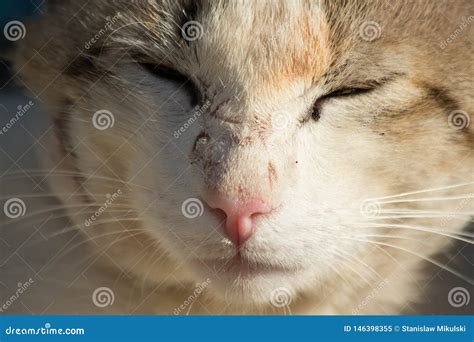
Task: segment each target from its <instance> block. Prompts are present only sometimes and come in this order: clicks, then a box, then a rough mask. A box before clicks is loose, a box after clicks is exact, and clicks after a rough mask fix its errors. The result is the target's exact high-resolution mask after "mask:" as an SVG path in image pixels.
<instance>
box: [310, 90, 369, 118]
mask: <svg viewBox="0 0 474 342" xmlns="http://www.w3.org/2000/svg"><path fill="white" fill-rule="evenodd" d="M372 90H374V88H342V89H337V90H335V91H333V92H331V93H328V94H326V95H323V96H321V97H320V98H318V99H317V100H316V101H315V102H314V104H313V107H312V111H311V118H312V119H313V120H314V121H318V120H319V119H320V117H321V104H322V102H323V101H325V100H327V99H329V98H333V97H348V96H356V95H361V94H365V93H368V92H370V91H372Z"/></svg>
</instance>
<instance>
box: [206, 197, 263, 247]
mask: <svg viewBox="0 0 474 342" xmlns="http://www.w3.org/2000/svg"><path fill="white" fill-rule="evenodd" d="M205 200H206V202H207V204H208V205H209V206H210V207H211V208H214V209H220V210H222V211H223V212H224V213H225V215H226V222H225V229H226V232H227V235H228V237H229V239H230V240H231V241H232V242H233V243H234V244H235V245H236V246H240V245H242V244H243V243H244V242H245V241H247V240H248V239H249V238H250V237H251V236H252V235H253V233H255V222H254V219H255V217H256V216H258V215H262V214H267V213H269V212H270V211H272V206H271V205H270V204H269V203H267V202H265V201H264V200H262V199H259V198H252V199H249V200H234V199H230V198H228V197H226V196H225V195H222V194H220V193H218V192H212V193H209V194H207V196H205Z"/></svg>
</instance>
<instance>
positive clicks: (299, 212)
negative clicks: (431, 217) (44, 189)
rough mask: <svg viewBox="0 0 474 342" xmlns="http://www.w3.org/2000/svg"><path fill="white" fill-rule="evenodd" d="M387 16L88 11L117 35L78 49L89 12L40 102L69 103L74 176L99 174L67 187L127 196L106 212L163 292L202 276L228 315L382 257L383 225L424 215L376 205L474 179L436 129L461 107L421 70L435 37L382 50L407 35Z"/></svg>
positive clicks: (215, 7)
mask: <svg viewBox="0 0 474 342" xmlns="http://www.w3.org/2000/svg"><path fill="white" fill-rule="evenodd" d="M384 6H387V7H384ZM384 6H382V5H380V6H374V7H373V8H371V9H370V10H367V9H363V8H362V6H361V9H354V8H352V9H351V8H349V7H345V6H343V5H342V4H340V5H338V6H336V5H330V4H325V3H320V2H314V3H306V2H301V3H300V2H291V4H290V3H286V4H285V3H279V4H276V3H274V2H271V3H260V2H259V3H258V4H257V3H235V4H232V5H226V4H225V3H219V4H201V5H188V4H179V5H156V4H155V5H144V4H143V5H139V6H138V5H132V6H127V5H125V4H121V5H120V6H119V7H120V8H113V9H110V8H100V10H101V11H103V12H104V13H107V14H109V17H112V18H117V19H116V20H117V21H116V22H113V23H112V24H111V26H112V27H111V28H110V29H109V28H108V29H104V30H105V31H106V33H104V34H103V36H100V37H99V38H98V39H97V41H98V42H97V43H94V42H92V43H91V42H90V40H87V39H85V40H84V41H86V42H89V43H88V46H86V49H85V50H84V49H82V46H80V45H79V44H80V43H81V42H82V37H87V36H88V35H89V36H92V37H94V36H96V35H97V34H96V32H95V31H93V29H92V27H99V29H100V27H101V23H100V22H98V21H97V20H93V19H92V17H91V16H89V13H92V12H93V9H89V10H87V15H86V14H84V15H85V18H87V20H90V21H91V25H90V26H87V29H88V32H87V34H84V33H83V34H81V39H75V40H77V42H75V43H74V44H75V46H76V47H79V48H80V49H82V50H83V53H82V54H80V55H77V54H76V53H75V55H74V56H71V55H70V54H68V52H64V55H65V56H61V61H62V62H64V63H63V65H66V66H67V67H66V68H65V69H64V70H65V71H64V72H63V73H62V74H61V76H60V82H62V83H63V85H64V88H63V90H60V91H59V94H60V96H58V95H57V94H55V95H54V96H53V95H52V94H51V95H48V96H49V98H50V99H52V98H54V101H57V102H60V103H63V104H64V103H65V101H66V103H68V105H67V106H66V107H67V108H66V110H65V111H66V112H67V114H64V112H63V113H62V114H60V115H57V122H62V121H64V122H67V124H63V125H62V127H59V128H58V131H59V132H60V134H59V136H60V138H59V139H64V136H65V135H66V136H67V137H68V138H67V139H66V140H62V141H61V142H60V143H61V144H63V145H65V146H67V147H68V148H69V151H67V152H70V150H74V158H71V163H70V164H71V165H74V168H75V170H76V171H78V172H81V173H83V174H85V175H87V174H89V175H90V174H96V175H101V176H103V177H102V179H98V178H93V177H87V176H86V177H85V179H82V180H79V181H78V182H79V184H78V182H77V179H76V180H74V179H71V180H70V181H71V182H74V184H75V185H76V186H80V187H81V189H83V190H85V192H89V193H92V194H97V193H111V192H115V190H116V188H117V187H119V186H120V187H123V188H121V191H123V192H124V193H125V195H124V196H123V197H122V198H121V199H120V200H119V201H118V202H120V203H122V205H124V206H126V207H127V208H129V209H130V211H132V212H134V213H135V218H136V220H137V221H138V222H139V223H137V225H139V226H140V228H142V229H143V230H144V231H145V232H146V235H147V236H148V237H150V238H151V239H152V240H153V241H155V242H156V243H157V246H158V247H156V248H159V249H160V250H161V251H162V252H163V254H164V255H165V256H164V258H165V259H166V260H167V263H168V264H171V265H173V266H172V267H171V269H175V270H176V273H173V272H172V273H171V274H172V275H173V277H176V278H177V279H179V281H200V280H203V279H207V278H209V279H211V280H212V281H211V283H210V291H211V292H212V295H214V296H216V297H218V298H220V299H224V300H226V301H227V302H231V303H239V302H242V301H243V302H246V303H249V304H262V305H263V304H265V303H268V301H269V299H270V297H271V293H272V291H274V289H275V288H280V287H284V288H286V289H288V291H289V292H290V293H293V294H296V293H300V292H304V291H308V289H311V290H314V286H315V284H318V283H324V282H325V281H327V280H328V279H334V277H336V276H337V274H339V272H344V270H345V269H346V268H347V267H349V266H347V260H351V259H353V258H362V257H363V256H366V255H368V254H372V255H377V251H376V250H375V248H374V246H373V245H374V244H373V243H370V241H372V240H371V239H373V238H374V237H376V236H377V235H378V236H380V234H386V233H387V231H386V230H384V231H383V232H382V231H381V230H380V228H381V227H380V226H379V225H380V224H381V222H383V223H384V224H387V222H392V221H391V220H390V219H391V218H393V217H389V216H390V215H388V214H387V213H388V211H387V210H394V209H395V208H400V207H401V208H402V209H401V210H409V209H413V210H415V209H430V208H431V207H430V204H420V203H418V202H416V203H386V202H387V201H386V200H383V199H380V198H384V197H386V196H390V195H396V194H399V193H404V192H408V191H414V190H420V189H425V188H433V187H436V186H439V187H443V186H447V185H449V184H454V183H460V182H461V181H462V180H463V179H464V180H465V178H466V177H467V175H469V172H468V170H469V169H470V167H472V165H473V164H472V158H470V159H468V160H467V161H466V162H465V164H464V165H461V166H459V173H458V174H456V175H453V174H450V173H449V169H450V168H451V167H454V165H457V160H460V159H461V158H462V156H463V155H465V153H466V151H469V146H470V145H469V144H470V142H472V132H470V131H469V127H463V128H462V129H453V127H452V125H451V124H450V123H449V122H448V117H449V116H450V115H451V114H452V113H454V112H458V113H461V112H462V113H466V111H467V110H468V109H467V107H466V106H467V105H466V104H465V103H467V101H466V97H467V96H468V95H466V97H465V98H462V97H459V96H458V95H459V94H460V93H463V92H464V93H465V91H464V90H463V89H460V90H459V92H457V93H451V91H448V90H446V89H450V87H451V86H452V85H451V84H450V80H449V79H442V78H441V77H439V76H437V72H438V71H439V70H440V69H442V65H443V60H442V58H440V60H432V59H431V60H430V63H426V58H427V55H428V54H429V51H430V49H436V48H437V46H436V42H435V41H434V40H433V41H430V43H426V45H425V48H423V49H421V48H418V47H417V46H415V45H414V44H413V41H410V40H408V41H407V40H403V39H399V40H398V41H399V43H394V40H393V38H394V37H397V36H398V37H400V35H402V34H406V32H408V31H405V29H404V28H403V27H401V26H397V25H396V24H390V22H389V20H388V17H387V15H386V13H387V11H388V12H390V13H392V12H393V13H395V12H397V9H394V8H391V7H390V6H389V5H388V4H387V5H384ZM419 6H420V8H418V7H414V8H412V9H411V10H412V11H414V12H416V13H418V12H417V11H421V9H422V8H424V6H429V4H428V3H426V4H420V5H419ZM354 10H355V15H353V16H352V17H350V13H354V12H353V11H354ZM398 10H400V9H398ZM89 11H90V12H89ZM183 13H184V14H183ZM370 18H374V19H373V20H369V19H370ZM390 19H393V18H390ZM87 20H86V21H87ZM412 26H413V27H411V26H410V30H409V32H410V33H411V34H415V33H418V34H420V35H422V34H425V33H426V32H425V31H424V30H423V25H422V24H420V23H416V20H415V19H413V24H412ZM68 30H69V29H68ZM68 30H66V32H70V31H68ZM70 30H73V29H72V28H71V29H70ZM98 32H102V31H98ZM430 34H431V33H430ZM59 35H61V33H59ZM426 37H429V35H428V34H426ZM426 39H428V38H426ZM94 44H97V45H96V46H93V45H94ZM51 68H55V67H51ZM25 75H27V73H25ZM451 77H452V78H456V77H457V76H456V75H454V74H453V75H451ZM453 83H454V82H453ZM55 87H56V85H55ZM55 89H59V88H55ZM48 92H49V90H48ZM102 120H105V121H102ZM107 120H108V121H107ZM104 122H105V124H104ZM59 126H61V125H59ZM66 126H67V128H65V127H66ZM61 136H62V137H61ZM447 152H449V153H450V155H451V156H453V158H450V160H446V158H445V153H447ZM458 158H459V159H458ZM464 160H466V159H464ZM69 167H72V166H69ZM107 177H108V178H109V179H110V178H114V179H120V180H121V182H118V181H110V180H109V181H107V179H106V178H107ZM118 183H119V184H121V183H123V185H118ZM443 206H444V207H445V208H450V207H449V206H450V204H443ZM437 208H439V206H438V207H437ZM384 216H385V219H384ZM382 219H384V220H382ZM407 220H408V219H407V218H405V217H398V218H397V223H400V222H401V223H403V222H407ZM411 220H412V221H410V222H413V220H416V219H411ZM109 225H110V224H109ZM109 225H107V224H105V223H104V224H102V226H101V227H100V231H101V232H103V230H107V229H109V228H107V227H108V226H109ZM461 225H462V223H461V224H457V225H456V227H453V229H459V228H460V227H461ZM96 231H99V228H97V230H96ZM88 233H89V234H90V231H88ZM397 233H398V232H397ZM405 233H406V232H400V233H398V234H400V235H399V236H401V237H403V236H404V235H403V234H405ZM92 234H94V233H92ZM407 234H408V233H407ZM392 241H393V240H392ZM402 241H403V240H402ZM404 246H408V245H404ZM127 253H131V252H130V251H128V252H127ZM378 253H380V252H378ZM351 267H353V266H351ZM356 267H357V266H356ZM153 273H160V268H159V267H155V268H154V269H152V271H149V272H148V273H147V276H149V277H151V278H153V277H154V276H153ZM141 275H143V274H141Z"/></svg>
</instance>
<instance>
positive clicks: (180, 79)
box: [138, 62, 201, 106]
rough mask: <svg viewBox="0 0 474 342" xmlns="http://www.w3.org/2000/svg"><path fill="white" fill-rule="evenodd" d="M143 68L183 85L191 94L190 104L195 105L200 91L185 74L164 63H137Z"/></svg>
mask: <svg viewBox="0 0 474 342" xmlns="http://www.w3.org/2000/svg"><path fill="white" fill-rule="evenodd" d="M138 64H139V65H140V66H141V67H142V68H143V69H145V70H146V71H147V72H149V73H150V74H152V75H154V76H156V77H159V78H162V79H165V80H167V81H170V82H174V83H176V84H178V85H179V86H183V87H184V88H185V89H186V91H187V92H188V94H189V95H190V96H191V105H192V106H195V105H197V104H198V103H199V101H200V99H201V92H200V91H199V88H198V87H197V86H196V84H195V83H194V82H193V81H192V80H191V79H190V78H189V77H187V76H185V75H183V74H181V73H180V72H178V71H176V70H174V69H172V68H169V67H167V66H165V65H160V64H153V63H140V62H139V63H138Z"/></svg>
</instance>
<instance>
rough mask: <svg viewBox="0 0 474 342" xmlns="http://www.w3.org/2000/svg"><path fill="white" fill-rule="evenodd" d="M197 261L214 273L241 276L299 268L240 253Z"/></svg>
mask: <svg viewBox="0 0 474 342" xmlns="http://www.w3.org/2000/svg"><path fill="white" fill-rule="evenodd" d="M199 262H200V263H201V264H203V265H204V267H206V268H208V269H209V270H212V271H213V272H214V273H215V274H216V275H221V276H229V277H241V278H252V277H257V276H265V275H278V274H281V275H288V274H291V273H295V272H298V271H299V270H301V268H299V267H295V266H287V265H283V264H281V263H278V264H277V263H271V262H268V261H258V260H253V259H249V258H248V257H246V256H245V255H243V254H241V253H237V254H236V255H235V256H233V257H231V258H219V259H201V260H199Z"/></svg>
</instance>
